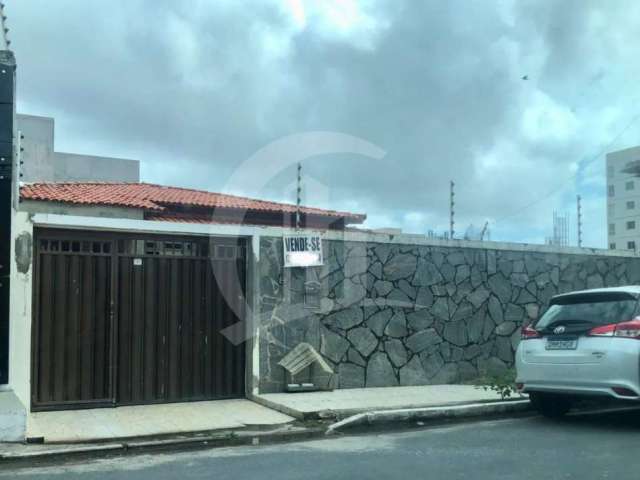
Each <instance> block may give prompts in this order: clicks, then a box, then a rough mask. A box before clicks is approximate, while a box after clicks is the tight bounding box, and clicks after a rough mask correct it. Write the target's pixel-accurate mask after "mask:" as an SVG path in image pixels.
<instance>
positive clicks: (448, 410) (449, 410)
mask: <svg viewBox="0 0 640 480" xmlns="http://www.w3.org/2000/svg"><path fill="white" fill-rule="evenodd" d="M530 409H531V403H530V402H529V400H509V401H502V402H491V403H472V404H466V405H446V406H441V407H425V408H403V409H397V410H377V411H372V412H365V413H359V414H357V415H353V416H351V417H348V418H345V419H344V420H341V421H339V422H336V423H334V424H332V425H330V426H329V428H328V429H327V431H326V435H331V434H334V433H337V432H339V431H342V430H346V429H349V428H353V427H357V426H362V425H374V424H383V423H399V422H410V421H420V420H430V421H434V420H448V419H455V418H473V417H482V416H488V415H507V414H514V413H521V412H526V411H528V410H530Z"/></svg>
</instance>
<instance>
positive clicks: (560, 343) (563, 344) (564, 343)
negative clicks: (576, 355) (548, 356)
mask: <svg viewBox="0 0 640 480" xmlns="http://www.w3.org/2000/svg"><path fill="white" fill-rule="evenodd" d="M546 348H547V350H575V349H576V348H578V340H547V345H546Z"/></svg>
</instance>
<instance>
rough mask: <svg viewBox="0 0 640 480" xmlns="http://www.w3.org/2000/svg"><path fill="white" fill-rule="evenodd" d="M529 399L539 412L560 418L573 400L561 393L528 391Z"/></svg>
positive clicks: (549, 416)
mask: <svg viewBox="0 0 640 480" xmlns="http://www.w3.org/2000/svg"><path fill="white" fill-rule="evenodd" d="M529 400H530V401H531V404H532V405H533V408H535V409H536V410H537V411H538V412H539V413H541V414H542V415H544V416H545V417H548V418H560V417H562V416H563V415H565V414H566V413H567V412H568V411H569V410H570V409H571V406H572V404H573V401H572V400H571V399H570V398H568V397H565V396H563V395H553V394H548V393H534V392H532V393H530V394H529Z"/></svg>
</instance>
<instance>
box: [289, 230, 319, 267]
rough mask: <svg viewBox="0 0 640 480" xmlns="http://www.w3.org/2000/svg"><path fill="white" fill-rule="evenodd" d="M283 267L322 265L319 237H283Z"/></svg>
mask: <svg viewBox="0 0 640 480" xmlns="http://www.w3.org/2000/svg"><path fill="white" fill-rule="evenodd" d="M282 243H283V244H284V266H285V267H317V266H319V265H322V263H323V256H322V239H321V238H320V235H285V236H284V241H283V242H282Z"/></svg>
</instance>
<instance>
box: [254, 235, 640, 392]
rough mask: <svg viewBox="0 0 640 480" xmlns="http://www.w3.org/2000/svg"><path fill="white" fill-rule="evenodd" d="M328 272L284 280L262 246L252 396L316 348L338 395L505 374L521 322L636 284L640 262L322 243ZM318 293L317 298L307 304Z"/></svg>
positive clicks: (268, 247) (276, 254)
mask: <svg viewBox="0 0 640 480" xmlns="http://www.w3.org/2000/svg"><path fill="white" fill-rule="evenodd" d="M324 251H325V265H324V266H323V267H316V268H309V269H284V268H283V267H282V265H283V259H282V255H283V254H282V239H280V238H265V237H263V238H262V239H261V241H260V262H259V272H258V274H259V278H260V288H259V290H260V291H259V294H258V304H259V315H258V316H257V318H258V322H259V336H260V391H261V392H263V393H264V392H274V391H282V389H283V386H284V381H285V380H284V372H283V370H282V368H281V367H279V366H278V365H277V363H278V361H280V359H281V358H282V357H283V355H285V354H286V353H287V352H288V351H289V350H291V349H292V348H293V347H295V345H297V344H298V343H299V342H303V341H304V342H308V343H310V344H311V345H313V346H314V347H315V348H317V349H318V350H319V351H320V352H321V354H322V355H323V356H324V357H325V358H326V359H327V360H328V361H329V363H330V364H331V365H332V366H333V367H334V369H335V371H336V372H337V373H338V374H339V381H338V382H339V383H338V386H339V388H354V387H364V386H367V387H369V386H371V387H379V386H393V385H423V384H439V383H455V382H459V381H465V380H469V379H472V378H474V377H477V376H478V375H479V374H482V373H489V374H496V373H499V372H501V371H504V370H505V369H506V368H508V367H509V366H511V365H512V364H513V361H514V351H515V348H516V347H517V345H518V341H519V328H520V326H521V325H522V323H523V322H525V321H527V320H530V319H535V318H537V316H538V315H539V314H540V312H541V311H542V310H544V309H545V308H546V307H547V305H548V303H549V300H550V298H551V297H552V296H553V295H555V294H557V293H561V292H567V291H571V290H578V289H584V288H595V287H602V286H617V285H624V284H630V283H638V282H640V259H639V258H635V257H629V256H613V255H611V254H607V255H604V254H602V255H597V254H594V253H586V252H585V253H584V254H574V253H553V252H542V251H516V250H504V249H502V248H500V249H498V248H496V249H486V248H463V247H457V246H456V247H454V246H452V247H446V246H425V245H401V244H388V243H373V242H349V241H346V242H343V241H337V240H335V241H334V240H330V241H324ZM314 285H315V286H318V285H319V289H317V291H318V292H319V294H318V295H319V298H318V297H317V296H315V294H314V292H315V291H316V289H314V288H313V287H314Z"/></svg>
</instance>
